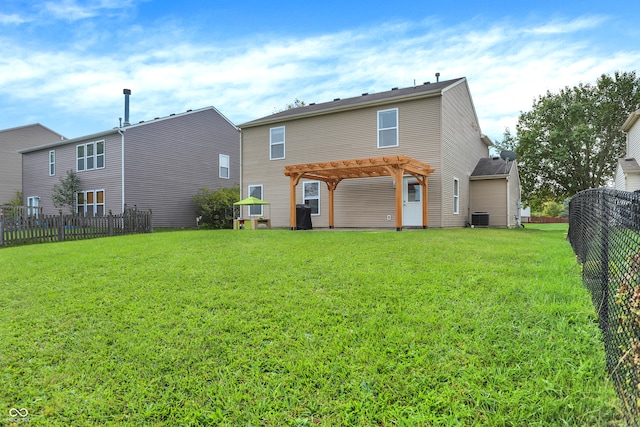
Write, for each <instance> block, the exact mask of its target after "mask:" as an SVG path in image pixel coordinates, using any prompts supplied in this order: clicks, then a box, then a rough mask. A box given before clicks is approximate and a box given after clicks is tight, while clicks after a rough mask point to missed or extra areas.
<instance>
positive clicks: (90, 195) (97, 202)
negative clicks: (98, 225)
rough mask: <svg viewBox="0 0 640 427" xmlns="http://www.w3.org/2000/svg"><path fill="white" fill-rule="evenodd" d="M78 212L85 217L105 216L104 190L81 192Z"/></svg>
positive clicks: (77, 200)
mask: <svg viewBox="0 0 640 427" xmlns="http://www.w3.org/2000/svg"><path fill="white" fill-rule="evenodd" d="M76 202H77V203H76V210H77V212H78V214H80V215H84V216H104V190H86V191H79V192H78V193H77V199H76Z"/></svg>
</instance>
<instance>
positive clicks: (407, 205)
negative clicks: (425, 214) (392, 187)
mask: <svg viewBox="0 0 640 427" xmlns="http://www.w3.org/2000/svg"><path fill="white" fill-rule="evenodd" d="M402 225H403V226H405V227H415V226H418V227H420V226H422V187H421V186H420V183H418V180H417V179H415V178H414V177H412V176H405V177H404V180H403V191H402Z"/></svg>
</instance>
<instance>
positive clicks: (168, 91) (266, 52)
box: [0, 0, 640, 139]
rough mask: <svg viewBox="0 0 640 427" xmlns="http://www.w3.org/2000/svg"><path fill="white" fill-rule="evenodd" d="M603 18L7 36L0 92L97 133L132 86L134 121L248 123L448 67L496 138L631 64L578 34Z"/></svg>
mask: <svg viewBox="0 0 640 427" xmlns="http://www.w3.org/2000/svg"><path fill="white" fill-rule="evenodd" d="M117 4H122V3H121V2H116V1H115V0H113V1H110V2H108V1H101V2H93V3H89V4H88V5H85V6H79V3H78V2H77V1H72V0H67V1H65V2H63V3H61V4H60V7H59V8H58V9H56V12H55V13H63V11H64V10H65V8H66V10H67V12H68V13H69V14H70V16H75V17H81V16H88V15H89V14H91V13H95V10H96V9H95V8H99V7H102V8H107V7H116V5H117ZM77 19H80V18H77ZM604 21H605V19H604V18H599V17H596V18H589V17H585V18H578V19H575V20H573V21H564V22H558V23H553V24H545V25H535V24H534V25H530V26H525V25H518V24H517V23H515V24H508V23H499V24H494V25H489V26H486V28H483V29H482V30H478V28H479V26H478V24H477V22H473V23H467V24H465V23H463V24H460V25H458V26H456V27H448V28H444V27H443V28H440V27H438V26H436V25H435V24H433V21H424V22H422V23H406V24H402V23H401V24H394V25H386V26H379V27H376V28H370V29H366V28H359V29H357V30H353V31H343V32H338V33H333V34H325V35H321V36H316V37H306V38H304V37H301V38H293V37H287V38H280V39H279V38H275V37H272V38H264V37H263V38H259V37H256V38H254V39H252V40H250V39H243V40H232V41H224V42H217V41H215V40H211V39H206V38H202V40H197V41H194V39H188V38H185V37H186V36H185V35H184V34H183V32H182V31H180V29H179V28H176V27H174V26H171V25H170V26H168V27H166V28H159V29H158V30H157V31H155V32H154V31H152V30H150V29H145V28H141V27H131V28H129V29H127V30H123V31H127V33H126V34H124V33H123V35H122V38H121V39H120V41H119V42H117V43H115V44H114V43H113V41H112V43H110V46H109V48H108V49H106V50H105V49H102V50H101V51H100V52H97V51H96V53H91V52H92V51H91V50H89V49H87V50H84V47H83V48H77V50H74V51H66V52H65V51H62V52H60V53H52V51H51V50H46V49H43V50H40V51H38V50H37V49H36V50H34V49H33V48H20V47H19V46H18V47H14V48H11V49H9V48H7V47H0V94H2V95H3V96H5V97H9V98H10V99H12V100H13V101H16V102H21V101H22V102H29V103H31V102H35V101H34V100H38V102H39V103H41V104H46V105H47V108H48V110H49V111H56V112H57V114H59V115H60V116H63V115H64V116H67V115H72V114H80V115H84V116H85V119H84V120H85V121H90V122H91V123H94V127H93V128H92V129H91V131H90V132H94V131H100V130H103V129H104V126H114V125H115V124H116V120H117V117H118V116H121V115H122V114H121V111H122V89H123V88H125V87H127V88H129V89H132V91H133V96H132V99H131V110H132V121H134V122H137V121H139V120H148V119H151V118H153V117H157V116H165V115H168V114H170V113H173V112H176V113H177V112H180V111H184V110H186V109H188V108H193V109H196V108H201V107H205V106H209V105H214V106H215V107H217V108H218V109H219V110H220V111H221V112H222V113H223V114H225V115H226V116H227V117H229V118H230V119H231V120H232V121H234V122H235V123H241V122H244V121H248V120H252V119H255V118H258V117H261V116H264V115H268V114H271V113H272V112H273V110H274V108H282V107H284V106H285V105H286V104H287V103H290V102H292V101H293V99H294V98H299V99H301V100H304V101H306V102H307V103H309V102H324V101H330V100H331V99H333V98H336V97H340V98H345V97H349V96H358V95H359V94H360V93H362V92H370V93H371V92H379V91H384V90H389V89H390V88H391V87H394V86H401V87H402V86H410V85H411V84H413V81H414V79H415V80H416V82H417V83H422V82H424V81H435V77H434V74H435V72H440V73H441V79H442V80H444V79H451V78H456V77H461V76H466V77H468V78H469V85H470V88H471V93H472V96H473V98H474V103H475V106H476V109H477V112H478V116H479V118H480V124H481V126H482V129H483V131H484V132H485V133H486V134H488V135H489V136H490V137H491V138H494V139H495V138H500V137H501V135H502V132H503V130H504V127H505V126H509V127H510V128H511V129H512V130H515V123H516V121H517V117H518V114H519V113H520V111H526V110H528V109H530V107H531V105H532V102H533V100H534V99H535V98H536V97H537V96H538V95H542V94H544V93H545V92H546V91H547V90H551V91H557V90H559V89H560V88H562V87H564V86H573V85H576V84H578V83H579V82H589V81H594V80H595V79H596V78H598V77H599V76H600V75H601V74H603V73H612V72H613V71H615V70H623V71H630V70H633V69H635V67H636V66H637V64H638V63H640V51H626V52H623V51H621V52H610V51H607V50H606V49H594V48H593V46H591V45H590V44H589V43H588V41H584V40H582V41H581V40H580V39H576V38H574V37H573V35H572V32H575V31H580V30H582V29H585V28H589V29H591V30H592V31H595V30H596V29H597V27H598V25H600V24H601V23H602V22H604ZM554 28H555V29H554ZM549 34H554V37H553V38H550V37H549ZM125 35H126V37H125ZM95 43H100V41H99V40H98V41H96V42H95ZM3 45H4V44H3ZM0 46H1V45H0ZM53 127H55V126H53ZM68 136H78V135H68Z"/></svg>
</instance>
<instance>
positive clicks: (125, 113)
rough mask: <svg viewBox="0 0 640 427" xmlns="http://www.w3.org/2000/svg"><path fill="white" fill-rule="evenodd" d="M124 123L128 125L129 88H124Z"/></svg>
mask: <svg viewBox="0 0 640 427" xmlns="http://www.w3.org/2000/svg"><path fill="white" fill-rule="evenodd" d="M122 93H123V94H124V125H125V126H129V125H130V124H131V123H129V95H131V89H124V90H123V91H122Z"/></svg>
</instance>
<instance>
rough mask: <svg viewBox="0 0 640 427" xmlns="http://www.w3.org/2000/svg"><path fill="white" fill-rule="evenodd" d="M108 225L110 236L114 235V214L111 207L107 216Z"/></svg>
mask: <svg viewBox="0 0 640 427" xmlns="http://www.w3.org/2000/svg"><path fill="white" fill-rule="evenodd" d="M107 224H108V225H107V227H108V228H109V236H113V235H114V233H113V214H112V213H111V209H109V215H108V217H107Z"/></svg>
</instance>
